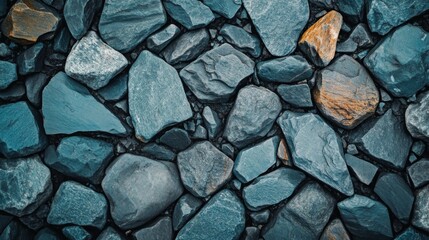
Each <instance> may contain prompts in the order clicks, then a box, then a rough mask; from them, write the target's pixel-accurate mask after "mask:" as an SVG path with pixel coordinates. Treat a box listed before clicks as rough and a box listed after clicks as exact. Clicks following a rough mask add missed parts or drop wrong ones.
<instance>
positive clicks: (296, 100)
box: [277, 83, 313, 108]
mask: <svg viewBox="0 0 429 240" xmlns="http://www.w3.org/2000/svg"><path fill="white" fill-rule="evenodd" d="M277 92H278V93H279V95H280V97H281V98H282V99H283V100H284V101H285V102H287V103H289V104H291V105H292V106H294V107H300V108H309V107H313V100H312V99H311V91H310V87H309V86H308V84H306V83H304V84H297V85H286V84H282V85H279V86H278V87H277Z"/></svg>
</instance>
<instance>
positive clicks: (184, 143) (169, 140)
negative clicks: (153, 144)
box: [159, 128, 192, 151]
mask: <svg viewBox="0 0 429 240" xmlns="http://www.w3.org/2000/svg"><path fill="white" fill-rule="evenodd" d="M159 141H160V143H162V144H165V145H167V146H169V147H171V148H173V149H176V150H179V151H182V150H185V149H186V148H187V147H189V145H191V143H192V141H191V139H190V138H189V134H188V132H187V131H185V130H183V129H181V128H172V129H170V130H168V131H167V132H165V133H164V135H162V136H161V137H160V138H159Z"/></svg>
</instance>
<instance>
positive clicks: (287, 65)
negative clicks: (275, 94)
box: [256, 55, 313, 83]
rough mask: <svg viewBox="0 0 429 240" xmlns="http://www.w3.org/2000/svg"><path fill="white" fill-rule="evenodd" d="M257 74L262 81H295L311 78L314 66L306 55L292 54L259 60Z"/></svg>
mask: <svg viewBox="0 0 429 240" xmlns="http://www.w3.org/2000/svg"><path fill="white" fill-rule="evenodd" d="M256 74H257V75H258V79H260V80H262V81H267V82H279V83H294V82H299V81H302V80H305V79H308V78H310V77H311V76H312V75H313V68H312V67H311V65H310V64H309V63H308V62H307V60H306V59H305V58H304V57H302V56H299V55H292V56H287V57H282V58H275V59H271V60H266V61H262V62H259V63H258V64H256Z"/></svg>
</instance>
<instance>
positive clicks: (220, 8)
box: [203, 0, 241, 19]
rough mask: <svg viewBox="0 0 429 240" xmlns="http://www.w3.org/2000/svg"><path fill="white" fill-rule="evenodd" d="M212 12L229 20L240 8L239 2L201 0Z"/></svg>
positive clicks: (239, 0)
mask: <svg viewBox="0 0 429 240" xmlns="http://www.w3.org/2000/svg"><path fill="white" fill-rule="evenodd" d="M203 3H204V4H205V5H206V6H208V7H209V8H210V9H211V10H212V11H213V12H215V13H217V14H219V15H221V16H223V17H226V18H228V19H231V18H233V17H234V16H235V14H236V13H237V11H238V9H240V7H241V0H203Z"/></svg>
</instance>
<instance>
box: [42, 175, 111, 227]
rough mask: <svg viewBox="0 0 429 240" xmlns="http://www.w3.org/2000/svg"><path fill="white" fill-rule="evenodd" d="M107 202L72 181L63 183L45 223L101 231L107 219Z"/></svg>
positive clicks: (102, 197)
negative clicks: (87, 227)
mask: <svg viewBox="0 0 429 240" xmlns="http://www.w3.org/2000/svg"><path fill="white" fill-rule="evenodd" d="M107 209H108V205H107V200H106V198H105V197H104V195H103V194H101V193H97V192H95V191H94V190H92V189H91V188H89V187H86V186H84V185H82V184H80V183H77V182H74V181H66V182H63V183H62V184H61V185H60V187H59V188H58V191H57V193H56V194H55V196H54V199H53V200H52V205H51V210H50V212H49V215H48V218H47V222H48V223H49V224H53V225H64V224H74V225H78V226H91V227H96V228H98V229H102V228H103V226H104V224H105V223H106V218H107Z"/></svg>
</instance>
